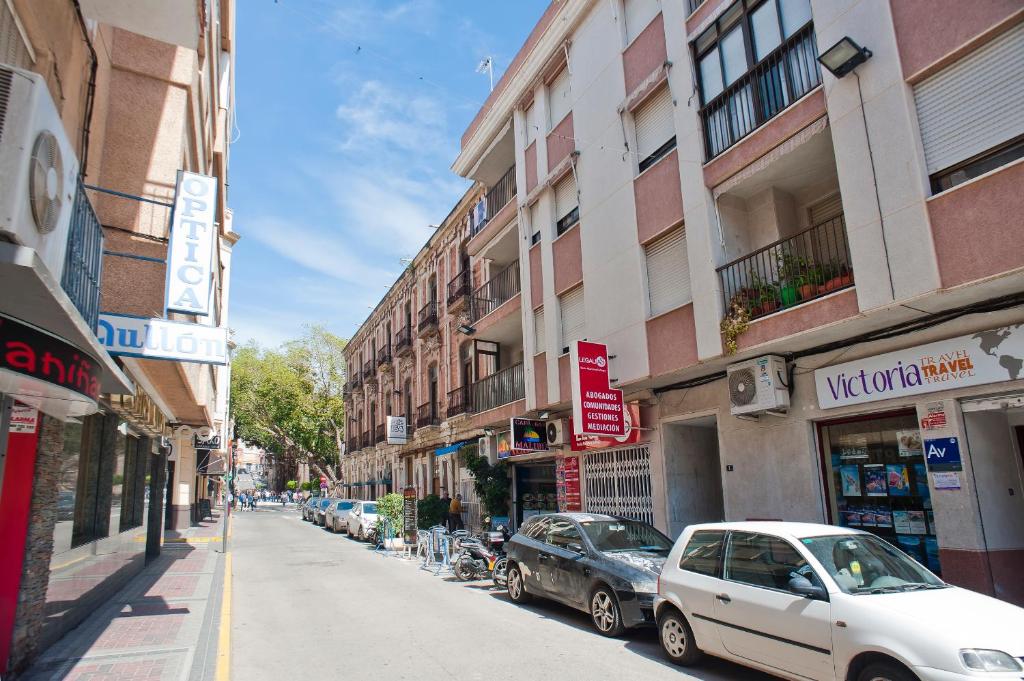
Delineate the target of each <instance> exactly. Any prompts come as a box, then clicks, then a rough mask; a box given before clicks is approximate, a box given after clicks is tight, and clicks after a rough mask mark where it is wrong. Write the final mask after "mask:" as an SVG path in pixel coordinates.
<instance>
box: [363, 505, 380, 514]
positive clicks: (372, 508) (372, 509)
mask: <svg viewBox="0 0 1024 681" xmlns="http://www.w3.org/2000/svg"><path fill="white" fill-rule="evenodd" d="M363 513H369V514H371V515H377V504H363Z"/></svg>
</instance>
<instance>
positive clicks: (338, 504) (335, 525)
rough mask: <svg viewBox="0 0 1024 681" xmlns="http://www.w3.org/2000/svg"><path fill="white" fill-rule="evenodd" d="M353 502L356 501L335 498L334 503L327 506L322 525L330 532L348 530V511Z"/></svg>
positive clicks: (353, 504)
mask: <svg viewBox="0 0 1024 681" xmlns="http://www.w3.org/2000/svg"><path fill="white" fill-rule="evenodd" d="M355 504H356V502H355V501H353V500H352V499H335V500H334V503H332V504H331V505H330V506H328V507H327V516H326V519H325V520H324V527H326V528H328V529H329V530H330V531H331V532H338V531H339V530H340V529H344V530H345V531H346V532H348V512H349V511H351V510H352V507H353V506H355Z"/></svg>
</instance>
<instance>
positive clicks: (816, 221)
mask: <svg viewBox="0 0 1024 681" xmlns="http://www.w3.org/2000/svg"><path fill="white" fill-rule="evenodd" d="M807 213H808V216H809V218H810V222H811V225H812V226H813V225H823V224H825V223H826V222H828V221H829V220H834V219H836V218H837V217H839V216H840V215H842V214H843V199H842V197H841V196H840V195H839V193H838V192H837V193H835V194H833V195H832V196H829V197H827V198H824V199H822V200H821V201H818V202H817V203H814V204H813V205H811V206H810V208H808V209H807Z"/></svg>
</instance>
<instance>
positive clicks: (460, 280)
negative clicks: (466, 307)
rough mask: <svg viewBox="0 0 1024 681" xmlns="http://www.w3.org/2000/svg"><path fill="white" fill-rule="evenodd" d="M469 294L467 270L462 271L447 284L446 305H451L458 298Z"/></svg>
mask: <svg viewBox="0 0 1024 681" xmlns="http://www.w3.org/2000/svg"><path fill="white" fill-rule="evenodd" d="M469 292H470V286H469V270H462V271H461V272H459V273H458V274H456V275H455V276H454V277H452V280H451V281H449V282H448V304H449V305H451V304H452V303H454V302H456V301H457V300H458V299H459V298H463V297H465V296H468V295H469Z"/></svg>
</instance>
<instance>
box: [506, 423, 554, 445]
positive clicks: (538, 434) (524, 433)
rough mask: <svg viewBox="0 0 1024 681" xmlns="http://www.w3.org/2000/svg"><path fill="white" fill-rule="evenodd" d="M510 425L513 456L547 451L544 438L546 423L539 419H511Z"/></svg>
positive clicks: (545, 438)
mask: <svg viewBox="0 0 1024 681" xmlns="http://www.w3.org/2000/svg"><path fill="white" fill-rule="evenodd" d="M511 425H512V427H511V432H512V453H513V454H517V453H519V454H521V453H523V452H546V451H547V450H548V441H547V437H546V436H545V432H546V430H547V422H545V421H541V420H539V419H522V418H513V419H512V421H511Z"/></svg>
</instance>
